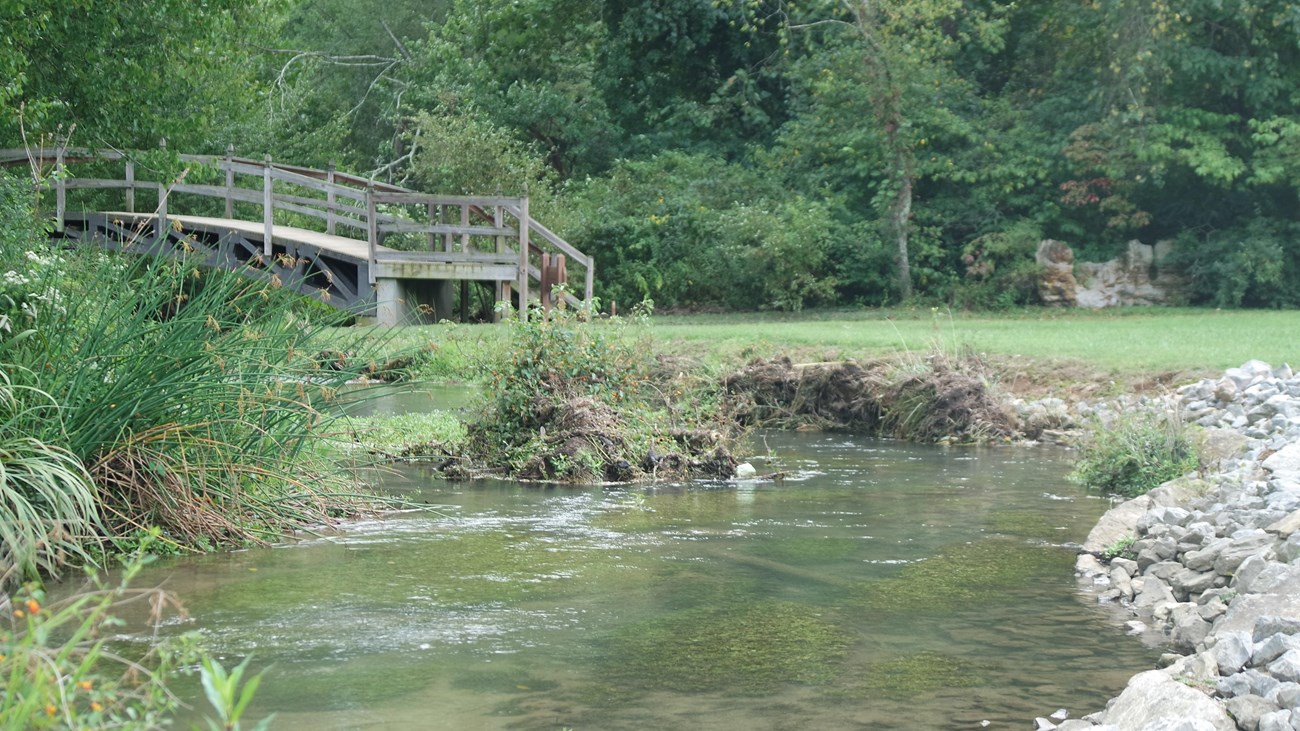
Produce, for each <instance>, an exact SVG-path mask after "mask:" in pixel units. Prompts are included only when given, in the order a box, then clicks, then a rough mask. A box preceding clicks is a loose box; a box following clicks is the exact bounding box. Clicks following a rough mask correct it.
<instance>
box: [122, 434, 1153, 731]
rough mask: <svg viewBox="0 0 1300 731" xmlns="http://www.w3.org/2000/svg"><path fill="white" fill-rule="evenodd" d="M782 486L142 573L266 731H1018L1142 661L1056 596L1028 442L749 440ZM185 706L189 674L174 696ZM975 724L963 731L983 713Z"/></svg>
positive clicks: (1070, 530) (617, 493)
mask: <svg viewBox="0 0 1300 731" xmlns="http://www.w3.org/2000/svg"><path fill="white" fill-rule="evenodd" d="M756 441H757V444H758V447H759V451H762V452H764V453H767V454H770V455H773V459H774V460H775V461H774V462H772V463H771V464H767V463H765V462H762V461H760V462H759V466H760V469H761V470H763V471H767V470H769V469H776V468H778V467H779V468H780V469H781V470H783V471H785V473H786V477H785V478H784V479H783V480H781V481H766V482H764V481H753V482H733V483H690V484H672V485H664V484H659V485H654V486H646V487H628V488H618V489H611V488H604V489H601V488H588V489H575V488H555V487H537V486H524V485H519V484H513V483H505V482H497V481H475V482H463V483H448V482H445V481H442V480H440V479H438V478H436V477H435V476H433V475H431V474H429V473H428V472H426V471H424V470H422V469H421V468H419V467H402V468H398V469H395V470H394V471H392V472H391V473H390V474H388V475H387V476H386V477H385V479H384V488H385V489H387V490H391V491H394V492H396V493H400V494H402V495H405V496H407V497H409V498H411V499H413V500H416V501H420V502H424V503H427V504H430V505H435V506H441V507H438V508H436V509H433V510H430V511H429V512H412V513H405V514H402V515H399V516H395V517H390V518H386V519H384V520H375V521H368V522H361V523H355V524H352V525H349V526H346V528H345V530H342V531H340V532H338V533H336V534H332V535H329V536H324V537H318V538H312V539H308V540H303V541H299V542H295V543H292V544H288V545H283V546H278V547H274V548H266V549H258V550H249V551H243V552H238V553H233V554H224V555H210V556H201V557H195V558H186V559H174V560H168V561H161V562H158V563H156V564H154V565H152V566H151V567H150V568H149V569H148V570H147V571H146V572H145V574H146V575H145V576H143V577H141V580H140V581H141V583H140V584H139V585H147V584H150V583H155V584H161V585H163V586H165V587H166V588H168V589H170V590H171V591H173V592H175V593H176V594H177V595H178V596H179V597H180V599H181V600H182V601H183V603H184V604H185V606H186V607H187V609H188V610H189V613H190V617H191V619H190V620H188V621H186V622H184V623H178V624H176V625H174V627H172V628H171V629H174V630H175V631H186V630H194V629H197V630H198V631H199V632H200V633H201V634H202V635H203V636H204V637H205V642H206V644H207V645H208V646H209V647H210V648H211V649H213V650H214V651H215V652H216V654H218V656H220V657H222V658H224V660H225V661H226V663H227V665H230V664H233V663H235V662H238V661H239V660H240V659H242V658H243V657H244V656H246V655H249V654H251V655H253V657H254V660H253V667H254V669H262V668H269V670H267V673H266V676H265V678H264V680H263V683H262V685H261V688H260V690H259V691H258V694H257V698H256V701H255V704H254V706H255V707H254V709H253V711H252V714H253V716H255V717H256V716H260V715H262V714H265V713H269V712H275V713H276V720H275V723H274V725H273V728H276V729H379V728H384V729H467V730H468V729H562V728H572V729H661V728H686V729H745V730H746V731H750V730H757V729H959V728H970V729H977V728H983V727H988V728H1024V727H1026V726H1027V725H1028V724H1029V723H1030V722H1031V721H1032V719H1033V717H1034V716H1037V715H1045V714H1047V713H1050V712H1052V711H1054V710H1056V709H1057V708H1060V707H1063V708H1066V709H1068V710H1070V711H1071V712H1072V713H1073V715H1076V716H1077V715H1082V714H1083V713H1087V712H1091V711H1095V710H1099V709H1100V708H1101V707H1102V706H1103V705H1104V703H1105V700H1106V699H1107V698H1109V697H1111V696H1112V695H1114V694H1115V693H1116V692H1118V691H1119V690H1120V689H1121V688H1122V687H1123V685H1124V683H1125V681H1126V680H1127V678H1128V676H1130V675H1131V674H1132V673H1134V672H1137V671H1139V670H1142V669H1146V668H1148V667H1150V666H1151V665H1152V663H1153V661H1154V659H1155V658H1154V654H1153V651H1152V650H1150V649H1146V648H1144V647H1142V646H1141V645H1140V643H1138V642H1137V641H1136V640H1135V639H1133V638H1130V637H1126V636H1124V635H1123V633H1122V631H1121V629H1120V628H1118V627H1117V626H1116V623H1115V622H1114V621H1113V619H1111V618H1109V617H1107V616H1106V614H1105V613H1104V612H1103V610H1101V609H1099V608H1097V607H1095V606H1091V605H1090V604H1089V603H1088V602H1087V600H1085V599H1084V598H1082V597H1080V596H1078V593H1077V589H1076V586H1075V583H1074V579H1073V577H1072V575H1071V566H1072V563H1073V559H1074V553H1073V551H1071V550H1069V549H1068V548H1063V547H1061V544H1063V543H1066V542H1070V541H1078V540H1080V539H1081V538H1082V536H1084V535H1085V534H1086V532H1087V530H1088V529H1089V528H1090V527H1091V525H1092V524H1093V523H1094V522H1095V520H1096V519H1097V517H1098V516H1099V515H1100V514H1101V513H1102V512H1103V511H1104V510H1105V509H1106V507H1107V506H1106V504H1105V502H1104V501H1102V500H1099V499H1097V498H1095V497H1091V496H1089V495H1087V494H1086V493H1085V492H1084V491H1083V490H1081V489H1080V488H1078V487H1076V486H1074V485H1071V484H1070V483H1068V482H1067V481H1066V480H1065V479H1064V475H1065V473H1066V471H1067V464H1066V462H1065V456H1064V455H1063V454H1062V453H1061V452H1058V451H1054V450H1052V449H1048V448H1038V447H1035V448H1025V447H999V448H955V447H949V448H942V447H924V446H915V445H907V444H902V443H896V442H884V441H879V440H873V439H868V438H862V437H853V436H845V435H834V434H822V433H769V434H766V435H761V439H759V440H756ZM181 692H182V693H183V694H185V695H186V696H187V697H186V700H187V701H188V702H190V703H192V704H194V705H195V706H201V705H202V701H201V697H202V693H201V691H200V689H199V688H198V687H197V683H194V684H193V685H192V687H182V690H181ZM985 721H987V722H988V723H987V724H985V723H984V722H985Z"/></svg>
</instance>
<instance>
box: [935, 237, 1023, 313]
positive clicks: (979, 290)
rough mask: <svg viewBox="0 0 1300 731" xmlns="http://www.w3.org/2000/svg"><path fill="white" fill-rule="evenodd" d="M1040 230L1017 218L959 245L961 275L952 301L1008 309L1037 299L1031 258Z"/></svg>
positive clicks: (970, 305)
mask: <svg viewBox="0 0 1300 731" xmlns="http://www.w3.org/2000/svg"><path fill="white" fill-rule="evenodd" d="M1042 240H1043V234H1042V229H1041V228H1040V227H1039V226H1038V225H1037V224H1035V223H1033V222H1032V221H1019V222H1017V223H1014V224H1012V225H1010V226H1008V227H1007V228H1005V229H1003V230H1000V231H994V232H991V233H986V234H984V235H983V236H980V237H978V238H976V239H974V240H972V241H971V242H970V243H968V244H966V246H965V247H963V248H962V266H963V268H964V272H965V276H964V277H963V279H962V282H961V284H959V285H958V286H957V287H956V289H955V291H954V292H953V304H955V305H957V306H958V307H965V308H971V309H1008V308H1012V307H1019V306H1022V305H1029V304H1034V303H1036V302H1037V301H1038V280H1039V275H1040V272H1039V267H1038V263H1037V261H1036V260H1035V256H1034V255H1035V253H1036V252H1037V250H1038V244H1039V242H1040V241H1042Z"/></svg>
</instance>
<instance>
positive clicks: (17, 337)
mask: <svg viewBox="0 0 1300 731" xmlns="http://www.w3.org/2000/svg"><path fill="white" fill-rule="evenodd" d="M14 190H15V185H14V184H13V182H12V180H11V181H9V182H8V183H7V184H6V186H5V189H4V191H0V192H3V194H4V197H2V198H0V208H4V209H7V210H8V211H9V214H8V215H9V217H11V218H12V217H14V216H13V209H14V208H15V207H16V206H17V205H18V204H20V203H21V200H17V201H16V198H15V195H14ZM29 215H30V214H29ZM17 218H19V219H21V216H18V217H17ZM243 274H253V275H254V276H253V277H251V278H250V277H248V276H241V272H236V271H224V270H219V269H208V268H205V267H202V266H200V261H199V260H197V259H191V258H189V257H178V258H166V259H163V258H152V257H133V256H130V255H118V254H106V253H102V252H100V251H98V250H91V249H89V247H87V248H83V249H79V250H75V251H74V250H69V249H64V248H60V247H57V246H51V245H50V243H49V240H48V239H47V238H46V236H45V235H44V234H43V233H42V231H41V230H40V227H39V226H29V227H28V228H27V229H26V230H25V231H24V230H22V229H21V228H20V229H18V233H14V232H13V231H9V232H6V233H5V234H4V235H0V364H3V365H2V366H0V368H2V370H3V372H4V374H5V376H6V378H7V383H6V384H5V395H6V398H7V401H6V402H5V403H4V404H3V408H4V409H5V410H6V415H7V416H8V417H9V419H8V422H7V424H6V425H5V427H4V431H3V432H2V433H0V437H4V438H6V439H8V440H9V441H11V442H13V441H14V440H16V439H18V435H21V437H22V438H24V439H27V440H29V441H26V442H23V443H22V444H24V445H25V448H26V450H27V452H26V453H27V454H29V455H31V454H34V453H37V452H38V445H39V447H40V448H41V449H43V450H44V451H39V455H40V457H38V458H39V459H42V460H43V461H44V462H46V464H47V466H46V467H45V468H43V469H42V470H40V471H34V474H36V475H38V476H42V475H43V476H44V477H43V478H42V479H43V482H42V483H41V484H43V485H44V487H43V488H38V487H36V484H37V481H36V480H34V479H31V478H27V477H24V478H23V479H21V480H19V482H16V483H13V484H14V485H16V487H15V488H14V494H19V493H21V496H22V498H21V499H20V500H12V499H11V500H6V501H5V502H4V503H3V504H0V523H5V524H8V523H14V522H17V521H21V520H24V519H25V517H27V516H25V514H24V513H23V511H28V512H29V513H30V512H31V511H35V513H38V514H39V515H40V520H39V521H37V522H35V523H34V525H37V526H40V525H44V526H49V527H50V528H51V529H57V530H59V531H63V532H65V533H72V532H78V531H83V530H84V528H85V527H86V526H88V525H94V526H96V529H97V532H98V533H99V534H102V535H104V536H106V537H109V538H114V539H117V538H122V537H129V536H131V535H135V534H138V533H139V532H140V531H144V530H147V529H148V528H150V527H153V526H158V527H160V528H162V530H163V540H164V541H167V542H170V543H171V544H172V545H173V546H177V547H198V548H211V547H216V546H220V545H240V544H246V543H249V542H255V541H259V540H263V539H269V538H273V537H276V536H279V535H281V534H282V533H283V531H285V530H286V529H288V528H292V527H295V526H300V525H303V524H308V523H314V522H319V521H323V520H327V519H328V518H329V517H330V516H331V515H333V514H336V513H337V512H338V511H340V510H342V509H345V503H346V501H344V500H340V499H338V498H336V497H334V496H333V493H334V492H335V491H336V488H337V487H338V483H337V482H332V481H331V480H330V479H329V478H330V477H331V476H335V477H336V476H337V473H336V472H334V471H333V470H332V468H333V465H331V464H330V463H328V461H327V460H325V459H324V458H322V456H321V452H320V451H319V450H318V449H317V448H316V447H315V444H316V438H317V437H318V436H319V435H320V434H321V433H322V432H323V431H325V430H327V429H328V428H329V427H328V424H329V422H330V420H331V418H332V411H333V410H332V409H331V407H330V406H329V404H328V402H329V401H330V400H331V399H332V398H333V397H334V394H335V389H337V387H339V386H340V385H342V384H343V383H344V382H345V381H347V380H348V379H349V378H351V377H354V376H355V375H356V372H357V371H358V370H359V369H360V368H361V367H363V366H364V364H363V363H348V364H338V363H336V362H331V363H329V364H328V365H326V364H323V363H322V362H320V361H321V359H320V358H317V357H316V356H315V354H314V352H313V351H312V349H311V347H310V342H311V339H312V338H313V337H314V336H315V335H316V334H317V332H318V331H320V330H321V329H323V328H324V327H325V326H328V325H331V324H334V323H333V321H331V320H329V319H320V317H319V315H313V317H315V318H316V319H309V318H308V317H307V316H305V315H303V314H300V313H299V310H300V309H301V308H296V307H295V306H294V301H295V296H294V295H293V294H292V293H291V292H290V291H289V288H288V287H282V286H280V284H281V283H280V282H278V281H277V280H276V279H275V278H274V277H273V276H271V275H269V274H265V273H259V272H249V271H245V272H243ZM78 464H79V467H78ZM56 466H63V467H64V468H65V472H66V474H61V473H60V474H57V475H56V473H54V472H53V471H52V470H53V468H54V467H56ZM10 474H15V475H21V474H23V473H22V472H14V471H12V470H10ZM74 477H75V478H76V479H74ZM54 484H58V485H60V486H61V487H59V488H54V487H51V485H54ZM88 484H89V485H90V486H91V487H90V488H89V489H90V492H91V495H92V496H93V501H87V500H86V499H85V497H86V496H85V490H86V489H87V487H86V486H87V485H88ZM55 493H59V494H61V495H62V497H60V498H59V499H49V498H50V497H52V496H54V494H55ZM42 494H44V495H45V497H42ZM68 510H71V511H72V512H73V513H77V514H79V515H80V519H81V521H80V522H68V518H67V515H66V512H67V511H68ZM15 560H16V561H17V562H18V563H19V564H21V565H23V566H24V567H25V568H26V569H30V568H32V567H33V566H35V567H36V568H48V564H49V562H48V561H46V565H40V564H39V560H38V561H37V563H36V564H33V561H32V559H31V558H30V557H29V558H28V559H26V560H24V559H21V558H18V557H15ZM0 573H4V567H0ZM28 573H30V571H28Z"/></svg>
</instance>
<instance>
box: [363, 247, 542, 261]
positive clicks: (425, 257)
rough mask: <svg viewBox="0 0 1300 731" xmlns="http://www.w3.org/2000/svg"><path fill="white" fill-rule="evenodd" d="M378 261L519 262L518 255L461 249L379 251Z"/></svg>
mask: <svg viewBox="0 0 1300 731" xmlns="http://www.w3.org/2000/svg"><path fill="white" fill-rule="evenodd" d="M376 261H386V262H402V261H409V262H444V263H445V262H456V261H473V262H483V263H488V264H513V263H517V262H518V257H516V256H512V255H503V254H498V253H496V252H493V251H477V252H470V253H464V252H460V251H452V252H446V251H394V250H392V249H389V250H385V251H382V252H379V253H378V254H377V255H376Z"/></svg>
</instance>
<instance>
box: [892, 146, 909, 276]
mask: <svg viewBox="0 0 1300 731" xmlns="http://www.w3.org/2000/svg"><path fill="white" fill-rule="evenodd" d="M900 177H901V178H902V179H901V180H899V181H898V193H896V194H895V195H894V202H893V204H892V205H891V206H890V211H889V222H890V227H891V228H892V229H893V232H894V241H895V242H896V243H897V244H898V258H897V262H898V295H899V297H900V298H902V299H904V300H906V299H908V298H910V297H911V296H912V265H911V262H910V261H909V259H908V256H907V234H908V230H909V229H910V228H911V226H910V223H909V222H910V220H911V218H912V174H911V173H910V172H906V167H904V168H903V172H902V175H901V176H900Z"/></svg>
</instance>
